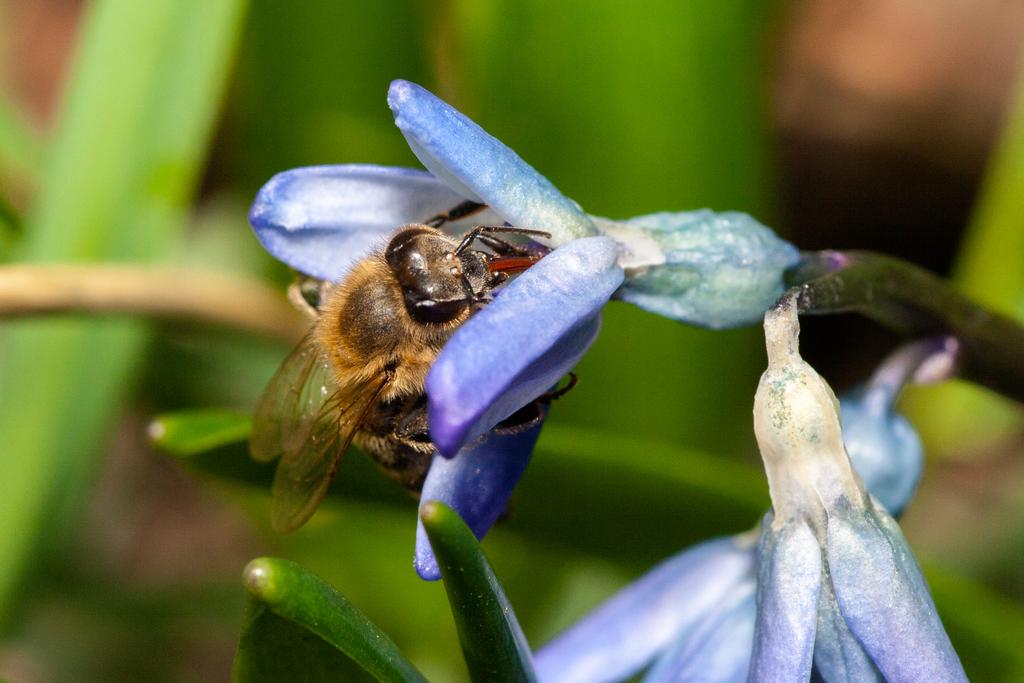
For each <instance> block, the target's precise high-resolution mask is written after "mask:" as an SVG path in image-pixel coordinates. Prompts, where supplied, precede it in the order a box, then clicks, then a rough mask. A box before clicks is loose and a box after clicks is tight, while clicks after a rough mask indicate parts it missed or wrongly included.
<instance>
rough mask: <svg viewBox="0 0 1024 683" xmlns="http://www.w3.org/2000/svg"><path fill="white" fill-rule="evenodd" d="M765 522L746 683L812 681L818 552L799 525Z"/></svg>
mask: <svg viewBox="0 0 1024 683" xmlns="http://www.w3.org/2000/svg"><path fill="white" fill-rule="evenodd" d="M770 519H771V515H770V514H769V515H768V517H766V519H765V523H764V526H763V531H762V534H761V543H760V545H759V547H758V549H757V553H758V555H757V563H758V566H757V624H756V626H755V628H754V651H753V654H752V655H751V659H750V675H749V678H748V680H749V681H751V682H752V683H753V682H758V683H759V682H761V681H806V680H807V679H808V678H809V677H810V675H811V660H812V655H813V653H814V636H815V627H816V624H817V621H818V595H819V592H820V589H821V568H822V562H821V546H820V545H818V541H817V539H816V538H815V536H814V532H812V531H811V529H810V528H809V527H808V526H807V525H806V524H805V523H804V522H802V521H799V520H797V521H791V522H789V523H787V524H785V525H784V526H782V528H781V529H774V528H772V526H771V522H770Z"/></svg>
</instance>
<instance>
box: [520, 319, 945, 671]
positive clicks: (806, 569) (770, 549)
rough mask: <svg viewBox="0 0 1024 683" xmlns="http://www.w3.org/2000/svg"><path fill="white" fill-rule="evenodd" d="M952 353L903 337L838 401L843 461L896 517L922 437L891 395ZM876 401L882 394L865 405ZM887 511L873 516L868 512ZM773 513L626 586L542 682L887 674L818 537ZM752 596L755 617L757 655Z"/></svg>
mask: <svg viewBox="0 0 1024 683" xmlns="http://www.w3.org/2000/svg"><path fill="white" fill-rule="evenodd" d="M955 353H956V344H955V342H954V341H953V340H951V339H948V338H945V339H936V340H925V341H921V342H916V343H913V344H908V345H907V346H905V347H903V348H901V349H899V350H897V351H896V352H895V353H893V354H892V355H891V356H890V357H889V358H887V359H886V360H885V361H884V362H883V363H882V365H881V366H880V367H879V369H878V370H877V371H876V372H875V374H874V375H873V376H872V378H871V379H870V380H869V382H868V383H867V384H866V385H865V387H863V388H862V389H859V390H858V391H856V392H854V393H853V394H851V395H849V396H846V397H844V398H843V399H842V401H840V405H841V407H842V412H843V415H844V420H843V438H844V442H845V444H846V448H847V451H848V453H849V458H850V461H851V462H852V464H853V466H854V468H855V469H856V470H857V473H858V474H859V475H860V477H861V479H862V480H863V482H864V485H865V486H866V487H867V488H868V490H869V491H870V493H871V494H872V495H873V496H875V498H876V499H877V500H878V501H879V502H884V504H885V505H886V506H887V507H888V509H889V511H890V513H892V514H895V512H896V511H899V510H902V509H903V508H904V507H905V506H906V504H907V503H908V502H909V499H910V496H912V494H913V492H914V489H915V487H916V482H917V480H918V479H919V477H920V473H921V461H922V458H921V451H920V440H919V439H917V438H916V435H914V434H913V432H912V430H911V432H910V433H911V435H912V436H913V438H908V437H907V434H906V430H910V429H911V428H910V426H909V423H907V422H906V421H905V419H904V418H902V417H901V416H899V415H898V414H897V413H895V412H894V410H893V405H892V404H893V400H894V399H895V397H896V395H898V393H899V392H900V390H901V389H902V387H903V385H904V384H905V383H907V382H909V381H916V382H932V381H937V380H939V379H944V378H946V377H948V376H949V375H950V372H951V369H952V366H953V363H954V361H955ZM769 384H771V382H769ZM879 394H882V395H884V397H885V400H884V401H879V399H878V398H877V396H878V395H879ZM871 401H878V403H877V404H867V403H866V402H871ZM847 416H848V417H847ZM883 514H884V512H883V513H874V516H873V519H878V518H880V517H881V515H883ZM837 516H838V517H839V518H843V515H842V514H838V515H837ZM775 519H776V518H775V516H774V514H773V513H769V514H768V515H767V516H766V518H765V522H764V524H763V526H762V528H761V529H760V530H754V531H752V532H750V533H747V534H742V535H739V536H735V537H731V538H722V539H717V540H714V541H708V542H705V543H702V544H700V545H697V546H694V547H693V548H689V549H687V550H684V551H683V552H681V553H680V554H678V555H676V556H675V557H673V558H671V559H669V560H666V561H665V562H663V563H661V564H660V565H658V566H657V567H655V568H654V569H652V570H651V571H650V572H648V573H647V574H646V575H644V576H643V577H641V578H640V579H638V580H637V581H635V582H634V583H632V584H630V585H629V586H627V587H626V588H624V589H622V590H621V591H620V592H619V593H617V594H616V595H615V596H613V597H612V598H610V599H609V600H608V601H607V602H605V603H604V604H603V605H601V606H599V607H598V608H596V609H595V610H594V611H593V612H592V613H590V614H589V615H587V616H586V617H584V618H583V619H582V620H580V621H579V622H577V623H576V624H575V625H573V626H572V627H570V628H569V629H568V630H566V631H565V632H564V633H562V634H561V635H559V636H558V637H557V638H555V639H554V640H553V641H551V642H550V643H548V644H547V645H545V646H544V647H542V648H540V649H539V650H538V651H537V652H536V653H535V665H536V670H537V673H538V676H539V677H540V679H541V681H544V682H551V683H555V682H566V683H574V682H582V681H593V682H594V683H602V682H603V683H612V682H614V681H622V680H626V679H628V678H630V677H631V676H633V675H635V674H636V673H637V672H639V671H641V670H643V669H644V668H645V667H649V668H648V671H647V673H646V675H645V677H644V681H645V683H668V682H670V681H671V682H673V683H678V682H680V681H701V682H702V683H740V682H742V681H747V680H748V678H749V679H750V680H782V679H786V680H790V679H792V680H807V679H808V676H810V675H811V671H812V669H813V671H814V672H815V675H816V676H817V678H818V679H820V680H825V681H830V682H833V681H835V682H837V681H872V680H879V681H881V680H884V679H882V678H880V676H881V675H882V674H881V672H880V670H879V666H880V665H879V664H878V663H876V659H875V658H874V655H872V654H870V653H869V651H868V650H866V649H865V648H864V647H863V646H862V645H861V643H860V640H859V636H858V635H855V631H854V621H855V616H853V615H854V614H855V612H856V610H854V612H850V611H849V610H847V611H845V612H844V610H843V608H842V607H841V606H840V605H841V603H840V601H839V599H838V598H837V591H838V590H848V587H845V586H844V587H843V588H837V587H836V580H835V578H834V577H833V580H831V581H829V580H825V579H824V578H823V574H822V567H823V555H824V553H823V551H822V548H821V546H820V544H819V541H818V540H817V537H816V536H815V534H814V533H813V532H812V531H811V529H810V527H808V526H806V525H792V526H790V525H784V526H782V527H781V528H780V529H776V528H775V525H774V520H775ZM887 524H888V525H889V530H888V532H887V533H889V534H890V535H891V534H893V533H895V531H898V528H896V526H895V523H894V522H891V521H890V522H889V523H887ZM758 534H760V535H761V538H760V542H759V543H758V544H755V543H754V541H753V539H754V538H756V537H757V535H758ZM903 547H904V549H905V546H903ZM875 550H877V547H876V548H875ZM844 552H845V551H844ZM851 552H852V551H851ZM861 552H862V553H863V552H864V551H863V550H861ZM906 553H907V557H908V558H909V557H910V556H909V550H906ZM758 557H761V558H762V561H760V563H759V561H758ZM824 561H826V562H828V561H830V560H827V559H825V560H824ZM834 561H836V562H839V563H840V564H841V565H842V566H843V567H844V568H847V569H848V568H851V567H854V566H855V564H856V562H854V561H851V560H850V559H849V558H845V557H840V556H838V555H837V557H836V559H835V560H834ZM905 565H906V562H904V564H903V565H902V568H903V569H905ZM829 566H831V565H829ZM895 573H898V571H897V570H896V569H894V568H892V567H889V568H888V569H886V568H885V567H882V569H881V571H880V572H879V574H880V576H875V577H869V580H867V581H865V580H864V577H863V576H861V577H858V581H860V582H862V583H861V586H872V585H873V582H874V581H883V582H888V581H890V580H891V578H892V575H893V574H895ZM916 581H917V580H916V579H914V580H913V581H910V582H909V583H910V585H911V586H912V587H913V588H914V589H915V591H916V593H915V595H917V596H918V597H919V596H921V595H927V590H926V588H924V585H923V583H915V582H916ZM758 585H760V586H761V591H760V594H757V593H756V589H757V587H758ZM862 590H869V589H867V588H862ZM755 595H757V596H758V597H757V600H758V601H759V602H760V614H761V615H762V618H761V619H762V623H761V626H760V635H761V637H760V639H759V640H758V641H757V648H758V649H757V652H756V653H755V652H754V649H755V640H754V633H755V624H756V623H757V620H758V613H759V610H758V607H757V602H756V601H755ZM919 603H920V600H917V604H918V607H920V604H919ZM904 618H906V617H904ZM928 618H929V619H930V618H931V617H928ZM866 621H867V620H866ZM925 621H926V622H927V619H926V620H925ZM886 623H892V620H890V621H889V622H886ZM940 631H941V625H939V626H938V630H936V628H935V624H934V623H932V624H931V627H926V628H924V629H923V632H924V633H925V634H926V635H927V636H929V637H933V638H934V640H935V642H937V643H939V644H940V645H941V644H942V643H943V641H944V634H942V635H941V636H940V635H939V633H940ZM752 653H753V654H754V656H753V657H752ZM752 661H753V662H755V663H756V667H755V668H754V669H753V670H752V669H751V662H752ZM947 664H948V661H947ZM953 671H954V674H955V672H956V667H953ZM951 679H952V680H956V678H955V675H953V677H952V678H951ZM940 680H942V679H940Z"/></svg>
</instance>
